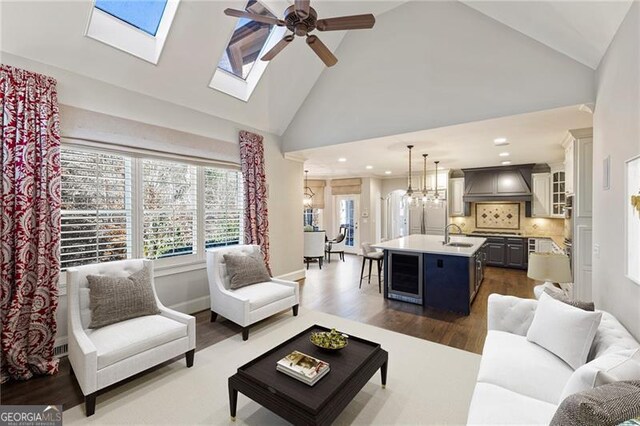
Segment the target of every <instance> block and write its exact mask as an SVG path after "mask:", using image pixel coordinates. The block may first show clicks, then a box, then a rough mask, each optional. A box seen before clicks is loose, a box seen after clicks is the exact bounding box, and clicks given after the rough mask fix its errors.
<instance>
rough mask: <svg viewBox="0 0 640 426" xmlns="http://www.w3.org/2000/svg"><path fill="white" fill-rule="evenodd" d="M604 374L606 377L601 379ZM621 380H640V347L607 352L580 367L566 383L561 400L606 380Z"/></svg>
mask: <svg viewBox="0 0 640 426" xmlns="http://www.w3.org/2000/svg"><path fill="white" fill-rule="evenodd" d="M603 374H604V375H605V376H606V377H605V378H603V379H602V380H599V379H600V377H601V376H602V375H603ZM621 380H640V349H627V350H624V351H620V352H614V353H609V354H605V355H602V356H601V357H598V358H596V359H594V360H593V361H590V362H588V363H586V364H585V365H583V366H582V367H580V368H578V369H577V370H576V371H575V372H574V373H573V374H572V375H571V378H570V379H569V381H568V382H567V384H566V385H565V387H564V390H563V391H562V396H561V400H564V399H565V398H566V397H568V396H569V395H573V394H574V393H579V392H583V391H586V390H589V389H593V388H594V387H596V386H600V385H602V384H605V382H606V383H608V382H611V381H621Z"/></svg>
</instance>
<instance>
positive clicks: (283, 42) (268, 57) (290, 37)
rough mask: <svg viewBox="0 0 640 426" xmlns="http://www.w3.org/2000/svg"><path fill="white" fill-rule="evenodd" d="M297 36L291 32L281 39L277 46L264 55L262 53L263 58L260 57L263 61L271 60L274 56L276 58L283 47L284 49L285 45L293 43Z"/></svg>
mask: <svg viewBox="0 0 640 426" xmlns="http://www.w3.org/2000/svg"><path fill="white" fill-rule="evenodd" d="M294 38H295V37H294V36H293V35H291V34H289V35H288V36H285V37H284V38H283V39H282V40H280V41H279V42H278V43H276V45H275V46H273V47H272V48H271V49H270V50H269V51H268V52H267V53H265V54H264V55H262V58H260V59H261V60H263V61H270V60H272V59H273V58H275V56H276V55H277V54H278V53H280V52H281V51H282V49H284V48H285V47H287V46H288V45H289V43H291V42H292V41H293V39H294Z"/></svg>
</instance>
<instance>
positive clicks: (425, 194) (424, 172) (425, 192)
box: [422, 154, 429, 204]
mask: <svg viewBox="0 0 640 426" xmlns="http://www.w3.org/2000/svg"><path fill="white" fill-rule="evenodd" d="M428 156H429V154H422V159H423V162H424V166H423V168H422V203H423V204H426V202H427V201H429V191H428V190H427V157H428Z"/></svg>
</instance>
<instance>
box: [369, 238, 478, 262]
mask: <svg viewBox="0 0 640 426" xmlns="http://www.w3.org/2000/svg"><path fill="white" fill-rule="evenodd" d="M443 241H444V237H443V236H441V235H420V234H418V235H409V236H407V237H402V238H397V239H395V240H389V241H385V242H384V243H376V244H372V245H371V246H372V247H374V248H377V249H383V250H394V251H409V252H417V253H430V254H444V255H448V256H465V257H471V256H473V255H474V253H475V252H477V251H478V249H480V247H482V245H483V244H484V242H485V241H487V239H486V238H481V237H461V236H458V235H451V241H452V242H454V241H457V242H465V243H471V244H473V246H471V247H451V246H445V245H444V244H443Z"/></svg>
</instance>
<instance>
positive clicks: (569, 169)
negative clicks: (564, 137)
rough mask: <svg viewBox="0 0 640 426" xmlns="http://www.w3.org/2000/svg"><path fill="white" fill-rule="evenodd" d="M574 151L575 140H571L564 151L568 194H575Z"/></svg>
mask: <svg viewBox="0 0 640 426" xmlns="http://www.w3.org/2000/svg"><path fill="white" fill-rule="evenodd" d="M574 150H575V149H574V145H573V139H571V140H570V141H569V142H568V143H567V144H566V146H565V149H564V176H565V190H566V193H567V194H573V168H574V160H573V155H574Z"/></svg>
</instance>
